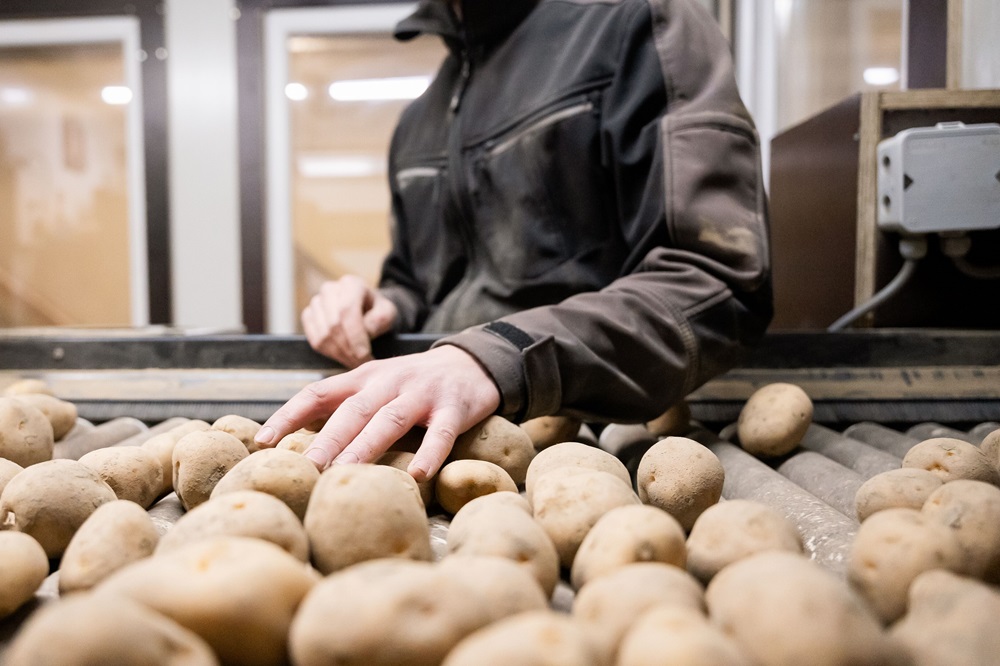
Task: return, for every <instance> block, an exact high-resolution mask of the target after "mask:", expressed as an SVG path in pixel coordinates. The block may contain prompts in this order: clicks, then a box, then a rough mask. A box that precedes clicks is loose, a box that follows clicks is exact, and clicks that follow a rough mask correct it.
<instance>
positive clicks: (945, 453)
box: [903, 437, 1000, 486]
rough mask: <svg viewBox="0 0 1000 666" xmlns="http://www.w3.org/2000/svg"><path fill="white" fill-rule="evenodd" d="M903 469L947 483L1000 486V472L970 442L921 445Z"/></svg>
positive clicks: (942, 441) (947, 439) (950, 440)
mask: <svg viewBox="0 0 1000 666" xmlns="http://www.w3.org/2000/svg"><path fill="white" fill-rule="evenodd" d="M903 467H915V468H917V469H925V470H927V471H929V472H932V473H934V474H935V475H936V476H937V477H938V478H939V479H941V480H942V481H944V482H945V483H947V482H949V481H954V480H956V479H971V480H973V481H985V482H986V483H992V484H993V485H994V486H997V485H1000V471H998V470H997V468H996V467H995V466H994V465H993V463H992V462H991V461H990V459H989V457H988V456H987V455H986V454H985V453H983V452H982V451H980V450H979V449H978V448H976V447H975V446H973V445H972V444H969V443H968V442H963V441H962V440H960V439H954V438H951V437H934V438H933V439H928V440H925V441H923V442H920V443H919V444H917V445H916V446H914V447H913V448H912V449H910V451H909V453H907V454H906V456H905V457H904V458H903Z"/></svg>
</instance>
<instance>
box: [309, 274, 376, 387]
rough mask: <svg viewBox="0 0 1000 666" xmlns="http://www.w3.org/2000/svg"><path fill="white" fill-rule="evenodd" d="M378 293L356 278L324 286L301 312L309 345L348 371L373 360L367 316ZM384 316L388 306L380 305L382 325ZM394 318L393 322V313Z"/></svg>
mask: <svg viewBox="0 0 1000 666" xmlns="http://www.w3.org/2000/svg"><path fill="white" fill-rule="evenodd" d="M375 293H376V292H374V291H373V290H372V289H370V288H369V287H368V286H367V285H366V284H365V282H364V280H362V279H361V278H359V277H356V276H353V275H345V276H344V277H342V278H340V279H339V280H337V281H336V282H324V283H323V285H322V287H320V290H319V293H317V294H316V295H315V296H313V298H312V299H311V300H310V301H309V305H308V306H307V307H306V308H305V309H304V310H303V311H302V316H301V320H302V329H303V331H304V332H305V334H306V339H307V340H308V341H309V345H310V346H311V347H312V348H313V349H315V350H316V351H317V352H319V353H320V354H323V355H324V356H328V357H330V358H332V359H334V360H336V361H338V362H340V363H341V364H343V365H344V366H346V367H348V368H355V367H357V366H358V365H360V364H361V363H364V362H365V361H368V360H370V359H371V357H372V356H371V336H370V334H369V332H368V331H367V329H366V323H365V320H364V313H365V311H366V310H368V309H370V308H371V307H372V305H373V303H375V302H376V301H377V299H376V298H375V296H374V294H375ZM379 298H381V299H382V300H387V299H385V298H384V297H379ZM379 303H380V301H379ZM392 310H393V311H394V310H395V306H392ZM385 316H386V313H385V305H384V304H381V303H380V311H379V312H378V313H376V315H375V316H374V318H375V319H376V320H378V321H379V323H380V324H381V319H382V318H384V317H385ZM392 318H393V321H394V320H395V315H394V313H393V317H392ZM390 326H391V324H390ZM383 332H384V331H383Z"/></svg>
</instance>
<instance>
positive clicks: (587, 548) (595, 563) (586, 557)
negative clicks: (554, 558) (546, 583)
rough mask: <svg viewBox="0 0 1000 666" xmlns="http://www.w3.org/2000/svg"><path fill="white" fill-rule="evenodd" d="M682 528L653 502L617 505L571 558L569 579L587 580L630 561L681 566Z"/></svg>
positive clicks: (683, 554)
mask: <svg viewBox="0 0 1000 666" xmlns="http://www.w3.org/2000/svg"><path fill="white" fill-rule="evenodd" d="M686 559H687V554H686V550H685V547H684V530H683V529H681V526H680V523H678V522H677V520H676V519H674V517H673V516H671V515H670V514H669V513H667V512H666V511H663V510H661V509H657V508H656V507H653V506H642V505H633V506H620V507H618V508H617V509H612V510H611V511H608V512H607V513H606V514H604V515H603V516H601V518H600V519H599V520H598V521H597V522H596V523H595V524H594V526H593V527H592V528H591V529H590V531H589V532H587V536H585V537H584V538H583V543H581V544H580V550H578V551H577V553H576V557H575V558H573V570H572V573H571V580H572V582H573V587H574V588H576V589H580V588H581V587H583V586H584V585H585V584H586V583H587V582H588V581H591V580H593V579H594V578H596V577H598V576H601V575H603V574H606V573H608V572H609V571H614V570H615V569H617V568H619V567H622V566H624V565H626V564H632V563H633V562H663V563H665V564H673V565H674V566H676V567H680V568H682V569H683V568H684V563H685V561H686Z"/></svg>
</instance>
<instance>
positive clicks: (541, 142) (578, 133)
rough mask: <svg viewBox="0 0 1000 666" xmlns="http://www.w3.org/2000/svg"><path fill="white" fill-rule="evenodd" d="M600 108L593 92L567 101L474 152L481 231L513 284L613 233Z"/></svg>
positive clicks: (491, 256) (474, 192) (478, 227)
mask: <svg viewBox="0 0 1000 666" xmlns="http://www.w3.org/2000/svg"><path fill="white" fill-rule="evenodd" d="M597 108H598V106H597V105H596V103H595V102H594V100H593V99H592V97H590V96H579V97H577V98H575V99H573V100H564V101H563V102H562V103H560V104H558V105H554V106H553V107H551V108H549V109H546V110H543V111H541V112H539V113H537V114H534V115H533V116H532V118H531V119H529V120H527V121H525V122H523V123H520V124H519V125H518V126H516V127H514V128H513V129H511V130H508V131H506V132H504V133H503V134H501V135H498V136H496V137H494V138H492V139H490V140H487V141H485V142H484V143H482V144H481V145H480V146H478V147H477V148H475V149H474V151H473V159H472V169H473V170H474V173H473V174H472V178H471V181H472V183H473V184H474V185H473V188H472V198H473V202H474V205H475V212H476V225H475V229H476V233H477V235H478V236H479V239H480V242H481V243H482V248H483V250H484V251H485V252H486V253H487V255H488V258H489V260H490V261H491V262H492V263H493V265H494V266H495V267H496V269H497V273H498V275H499V276H500V277H501V279H502V280H504V281H505V282H507V283H508V285H509V286H511V287H517V286H520V285H522V284H523V283H524V282H525V281H529V280H534V279H535V278H539V277H541V276H543V275H544V274H545V273H547V272H549V271H552V270H553V269H555V268H557V267H559V266H560V265H562V264H564V263H565V262H567V261H568V260H571V259H573V258H574V257H577V256H579V255H581V254H583V253H586V252H588V251H593V250H594V248H595V247H597V246H599V245H600V244H601V243H602V242H603V241H604V240H605V239H606V238H607V236H608V217H607V215H606V212H607V211H606V208H607V205H606V201H605V199H606V198H607V196H608V195H607V190H606V187H605V186H604V183H605V176H604V174H603V170H602V169H601V153H600V139H599V137H600V131H599V130H600V118H599V117H598V113H597Z"/></svg>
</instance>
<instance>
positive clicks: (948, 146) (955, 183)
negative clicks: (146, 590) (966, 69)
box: [878, 122, 1000, 234]
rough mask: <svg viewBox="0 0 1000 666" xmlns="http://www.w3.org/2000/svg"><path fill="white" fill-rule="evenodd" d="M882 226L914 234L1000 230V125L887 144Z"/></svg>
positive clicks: (903, 137)
mask: <svg viewBox="0 0 1000 666" xmlns="http://www.w3.org/2000/svg"><path fill="white" fill-rule="evenodd" d="M878 224H879V226H880V227H881V228H882V229H884V230H887V231H896V232H899V233H909V234H926V233H941V232H963V231H977V230H986V229H997V228H1000V124H996V123H985V124H977V125H966V124H964V123H961V122H949V123H938V124H937V125H935V126H934V127H917V128H912V129H906V130H903V131H901V132H899V133H898V134H896V135H895V136H893V137H892V138H889V139H885V140H883V141H881V142H880V143H879V144H878Z"/></svg>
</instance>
